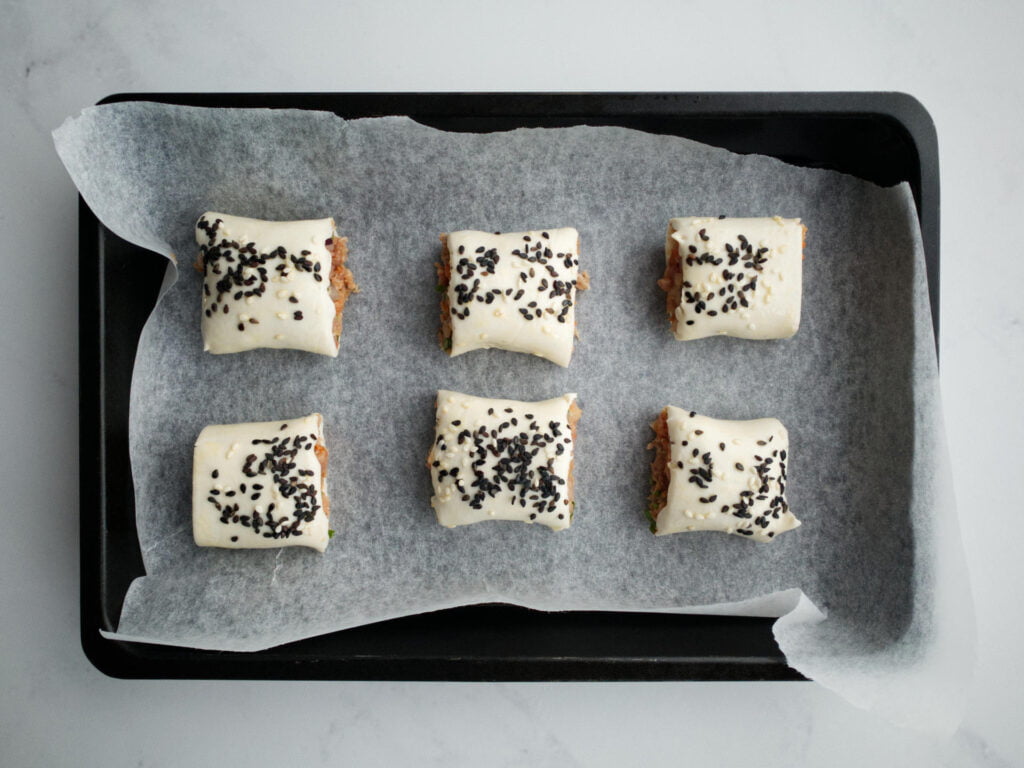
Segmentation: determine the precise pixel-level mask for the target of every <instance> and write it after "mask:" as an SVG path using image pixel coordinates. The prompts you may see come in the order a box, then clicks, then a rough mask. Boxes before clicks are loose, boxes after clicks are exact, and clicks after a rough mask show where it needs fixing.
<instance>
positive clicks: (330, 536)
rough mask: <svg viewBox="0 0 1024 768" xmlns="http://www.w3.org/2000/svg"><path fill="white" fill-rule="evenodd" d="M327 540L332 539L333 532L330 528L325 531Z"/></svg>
mask: <svg viewBox="0 0 1024 768" xmlns="http://www.w3.org/2000/svg"><path fill="white" fill-rule="evenodd" d="M327 538H328V539H333V538H334V531H333V530H332V529H331V528H328V529H327Z"/></svg>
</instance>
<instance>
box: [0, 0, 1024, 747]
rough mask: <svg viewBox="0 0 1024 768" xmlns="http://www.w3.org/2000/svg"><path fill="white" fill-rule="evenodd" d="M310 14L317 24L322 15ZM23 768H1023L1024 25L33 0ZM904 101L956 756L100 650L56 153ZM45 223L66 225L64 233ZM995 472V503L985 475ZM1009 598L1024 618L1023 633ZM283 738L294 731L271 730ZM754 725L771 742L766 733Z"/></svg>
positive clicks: (17, 601) (71, 259)
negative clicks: (635, 96)
mask: <svg viewBox="0 0 1024 768" xmlns="http://www.w3.org/2000/svg"><path fill="white" fill-rule="evenodd" d="M303 6H304V7H303ZM2 8H3V14H2V15H3V22H2V24H0V78H2V89H3V91H2V93H3V101H2V107H0V136H3V138H4V141H3V142H2V148H0V158H2V162H0V169H2V175H0V228H2V232H3V239H2V242H3V244H4V249H3V255H2V257H0V258H2V260H3V261H2V263H3V267H4V269H5V271H6V272H5V278H4V279H3V280H2V281H0V307H2V308H3V315H4V318H5V319H6V321H7V322H8V323H10V325H9V326H8V332H7V333H5V334H3V335H2V336H0V361H2V363H0V388H2V389H0V393H2V401H3V403H4V407H3V409H2V411H0V413H2V421H0V430H2V434H4V435H5V436H8V437H12V436H17V437H18V438H19V442H18V448H17V449H16V450H12V449H10V448H8V449H7V450H5V451H4V453H3V457H2V460H0V472H2V475H0V477H2V483H3V484H2V487H3V489H4V491H5V494H6V495H5V497H4V501H3V504H2V507H0V515H2V521H3V526H4V530H5V535H4V536H2V537H0V580H2V584H3V589H2V590H0V615H2V616H3V621H2V626H0V762H2V763H3V764H4V765H11V766H22V765H33V766H34V765H83V766H84V765H100V764H102V765H111V766H118V765H132V766H171V765H197V764H207V763H209V762H211V761H212V760H214V759H216V760H217V762H218V763H223V764H229V765H243V764H245V765H262V764H271V763H278V764H288V763H287V762H285V761H292V762H298V761H300V760H301V761H302V763H304V764H317V765H319V764H324V765H328V764H336V763H339V762H345V763H346V764H359V765H377V764H380V765H394V764H415V765H458V764H469V765H523V764H527V763H529V764H533V765H542V766H546V765H558V766H567V765H613V764H614V765H620V764H640V763H642V764H645V765H677V764H680V763H682V762H683V761H684V760H685V761H686V762H688V763H689V764H693V765H706V764H711V765H741V764H746V765H758V766H775V765H779V766H790V765H830V766H846V765H848V766H862V765H871V764H878V765H905V766H933V765H972V766H973V765H986V766H988V765H991V766H1007V765H1020V764H1024V729H1021V728H1020V727H1019V723H1020V713H1021V712H1022V711H1024V672H1022V671H1021V667H1020V666H1019V665H1017V664H1016V663H1015V656H1016V653H1017V646H1018V642H1019V641H1018V637H1019V633H1020V632H1021V631H1022V630H1024V619H1022V611H1021V609H1020V607H1019V601H1015V600H1013V599H1012V598H1010V592H1011V590H1014V591H1015V590H1016V589H1017V585H1019V584H1020V583H1021V582H1022V580H1024V565H1022V561H1021V560H1019V559H1017V560H1015V559H1014V557H1015V556H1014V555H1013V551H1014V549H1015V548H1016V546H1017V543H1016V538H1017V537H1016V536H1015V535H1013V534H1014V532H1015V529H1014V528H1013V527H1012V526H1013V525H1014V524H1017V523H1018V522H1019V518H1020V515H1021V514H1022V512H1024V510H1022V505H1021V502H1020V494H1019V492H1018V493H1016V495H1014V492H1013V488H1014V487H1015V486H1014V485H1013V483H1014V482H1015V481H1014V480H1013V478H1014V477H1017V476H1019V475H1020V473H1021V469H1020V466H1019V456H1020V455H1021V454H1020V453H1018V452H1020V451H1022V449H1024V428H1022V425H1024V408H1022V405H1021V398H1020V395H1019V390H1020V381H1021V380H1024V327H1022V319H1024V311H1022V307H1024V302H1022V301H1021V299H1020V296H1021V290H1020V279H1019V274H1018V272H1017V268H1018V262H1019V261H1020V259H1021V256H1020V253H1019V248H1018V243H1017V239H1018V238H1017V237H1016V233H1015V231H1014V230H1013V226H1014V225H1013V222H1014V221H1016V220H1017V219H1018V218H1019V217H1020V216H1021V211H1024V184H1022V182H1021V169H1022V167H1024V131H1022V130H1021V126H1022V125H1024V119H1022V118H1024V80H1022V79H1021V77H1020V70H1021V66H1022V64H1024V56H1022V50H1024V49H1022V48H1021V45H1020V40H1021V38H1022V35H1024V5H1022V4H1014V3H1011V2H1004V3H995V2H992V3H979V4H974V5H972V6H971V7H970V9H969V10H968V9H965V8H961V7H960V6H959V5H955V4H953V3H951V2H945V3H929V2H902V1H900V0H896V1H894V2H888V3H870V4H867V3H860V2H855V1H853V0H851V1H850V2H841V3H839V2H837V3H820V2H813V1H806V2H796V3H790V4H787V5H786V6H785V8H782V7H780V6H779V5H778V4H770V5H769V4H764V5H762V4H760V3H757V2H732V3H721V4H701V5H696V4H690V3H683V2H676V3H673V2H654V1H649V0H640V1H639V2H634V3H625V4H623V3H612V2H590V3H587V2H567V3H552V2H545V3H542V2H534V1H532V0H531V1H529V2H519V3H496V2H490V1H489V0H481V1H479V2H437V3H415V2H411V1H410V2H406V3H402V2H382V1H381V0H359V1H358V2H334V3H331V2H324V1H321V2H311V3H307V4H290V5H282V6H276V5H275V4H273V3H271V2H265V1H261V2H253V3H238V2H232V3H227V2H224V3H213V4H207V3H197V2H187V3H184V2H183V3H158V2H153V0H140V1H139V2H133V3H125V2H109V1H107V2H104V1H103V0H87V1H85V2H81V3H74V4H71V3H62V2H56V1H55V0H45V2H31V3H29V2H17V0H15V1H14V2H10V1H9V2H5V3H3V5H2ZM196 90H222V91H232V90H239V91H240V90H252V91H389V90H391V91H461V90H466V91H473V90H477V91H479V90H492V91H494V90H505V91H553V90H554V91H565V90H580V91H585V90H593V91H657V90H664V91H718V90H722V91H736V90H752V91H758V90H760V91H772V90H796V91H801V90H807V91H814V90H898V91H905V92H908V93H911V94H913V95H915V96H916V97H918V98H919V99H920V100H921V101H922V102H923V103H924V105H925V106H926V107H927V108H928V109H929V111H930V112H931V114H932V116H933V118H934V120H935V123H936V126H937V130H938V136H939V145H940V153H941V169H942V212H943V215H942V296H941V299H942V329H943V335H942V345H941V356H942V383H943V387H944V400H945V411H946V419H947V427H948V432H949V435H950V438H951V442H952V458H953V466H954V473H955V483H956V488H957V494H958V497H959V502H960V518H961V527H962V530H963V537H964V547H965V549H966V552H967V559H968V562H969V564H970V567H971V571H972V588H973V592H974V596H975V600H976V609H977V622H978V641H979V661H978V666H977V673H976V677H975V681H974V684H973V687H972V691H971V693H970V696H969V700H968V702H967V714H966V717H965V720H964V722H963V725H962V727H961V728H960V730H959V731H958V732H957V733H956V734H955V736H954V737H953V738H952V739H951V740H949V741H945V742H943V741H939V740H936V739H934V738H932V737H929V736H926V735H922V734H919V733H915V732H909V731H904V730H901V729H899V728H897V727H895V726H892V725H889V724H887V723H884V722H882V721H880V720H879V719H878V718H876V717H875V716H873V715H869V714H866V713H864V712H861V711H859V710H857V709H855V708H854V707H852V706H851V705H849V704H847V703H846V702H844V701H843V700H841V699H839V698H838V697H837V696H835V695H834V694H832V693H830V692H828V691H826V690H824V689H823V688H821V687H820V686H818V685H817V684H813V683H630V684H615V683H608V684H448V683H399V682H388V683H376V682H348V683H301V682H292V683H273V682H222V681H201V682H190V681H122V680H113V679H109V678H107V677H105V676H104V675H103V674H101V673H100V672H98V671H96V670H95V669H94V668H93V667H92V666H91V665H90V663H89V662H88V661H87V660H86V658H85V656H84V655H83V653H82V651H81V648H80V645H79V638H78V621H79V617H78V527H77V526H78V514H77V510H78V501H77V498H78V496H77V494H78V485H77V483H78V473H77V467H78V446H77V421H78V397H77V386H78V372H77V367H78V361H77V337H76V333H77V282H76V271H77V269H76V266H75V265H76V257H75V254H76V248H77V239H76V238H77V230H76V226H77V215H76V193H75V190H74V188H73V186H72V184H71V182H70V181H69V179H68V177H67V175H66V174H65V172H64V170H63V168H62V166H61V165H60V162H59V161H58V159H57V156H56V154H55V153H54V152H53V147H52V142H51V139H50V131H51V130H52V129H53V128H54V127H56V126H57V125H59V124H60V122H61V121H62V120H63V119H64V118H65V117H66V116H68V115H71V114H74V113H76V112H77V111H78V110H79V109H81V108H82V107H85V106H87V105H90V104H92V103H95V102H96V101H97V100H99V99H100V98H102V97H103V96H106V95H108V94H111V93H115V92H121V91H196ZM46 222H49V223H48V224H47V223H46ZM983 467H988V468H989V469H987V470H985V471H984V472H983V474H982V475H981V476H982V477H983V478H984V479H985V482H984V483H980V484H979V483H978V482H977V478H978V476H979V475H978V470H979V468H983ZM1004 602H1005V603H1008V604H1010V605H1015V604H1016V605H1015V607H1014V608H1012V609H1010V610H1006V609H1004ZM271 713H273V714H271ZM751 722H756V723H757V724H758V725H759V726H760V727H759V728H757V729H756V730H751V729H749V728H748V725H749V724H750V723H751Z"/></svg>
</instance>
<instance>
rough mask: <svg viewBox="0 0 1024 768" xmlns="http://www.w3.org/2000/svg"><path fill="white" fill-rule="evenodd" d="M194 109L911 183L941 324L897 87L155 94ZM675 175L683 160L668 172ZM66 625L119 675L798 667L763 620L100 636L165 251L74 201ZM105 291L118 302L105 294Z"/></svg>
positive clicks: (931, 202) (917, 175)
mask: <svg viewBox="0 0 1024 768" xmlns="http://www.w3.org/2000/svg"><path fill="white" fill-rule="evenodd" d="M121 101H156V102H162V103H166V104H182V105H190V106H198V107H269V108H299V109H317V110H327V111H331V112H334V113H336V114H338V115H339V116H341V117H346V118H357V117H376V116H383V115H409V116H411V117H412V118H414V119H415V120H417V121H419V122H421V123H424V124H426V125H430V126H433V127H435V128H440V129H443V130H448V131H474V132H487V131H503V130H509V129H512V128H517V127H534V126H543V127H557V126H571V125H581V124H587V125H616V126H624V127H627V128H636V129H639V130H643V131H648V132H651V133H659V134H670V135H675V136H685V137H687V138H690V139H694V140H697V141H701V142H704V143H707V144H711V145H714V146H718V147H724V148H726V149H729V150H732V151H734V152H740V153H758V154H763V155H771V156H773V157H777V158H779V159H781V160H784V161H786V162H788V163H792V164H794V165H800V166H805V167H813V168H827V169H831V170H836V171H842V172H845V173H849V174H852V175H854V176H859V177H861V178H863V179H867V180H870V181H873V182H876V183H878V184H881V185H891V184H896V183H899V182H903V181H906V182H909V184H910V187H911V189H912V190H913V193H914V199H915V201H916V204H917V211H918V214H919V216H920V222H921V234H922V238H923V242H924V250H925V259H926V263H927V269H928V287H929V289H930V293H931V312H932V321H933V324H934V328H935V334H936V339H938V330H939V305H938V297H939V168H938V147H937V142H936V136H935V127H934V124H933V123H932V120H931V118H930V117H929V115H928V112H927V111H926V110H925V108H924V107H923V106H922V105H921V104H920V102H918V101H917V100H916V99H914V98H913V97H911V96H908V95H906V94H901V93H639V94H637V93H632V94H626V93H572V94H547V93H546V94H504V93H502V94H485V93H475V94H434V93H416V94H406V93H394V94H373V93H345V94H336V93H290V94H267V93H244V94H239V93H232V94H225V93H206V94H197V93H174V94H168V93H160V94H145V93H140V94H118V95H115V96H110V97H108V98H106V99H104V100H103V101H102V102H100V103H101V104H107V103H113V102H121ZM677 172H679V173H682V172H683V169H677ZM79 267H80V273H79V274H80V277H79V302H80V303H79V318H80V330H79V339H80V357H79V368H80V381H81V383H80V395H81V406H80V416H79V419H80V445H81V481H80V497H81V520H80V525H81V632H82V647H83V649H84V650H85V654H86V656H87V657H88V658H89V660H90V661H92V663H93V664H94V665H95V666H96V667H97V668H98V669H100V670H101V671H103V672H105V673H106V674H108V675H112V676H115V677H124V678H242V679H301V680H346V679H408V680H801V679H803V677H802V676H801V675H800V674H799V673H798V672H796V671H795V670H793V669H791V668H790V667H788V666H787V665H786V660H785V658H784V656H783V655H782V653H781V651H779V649H778V646H777V645H776V644H775V641H774V639H773V637H772V632H771V625H772V623H773V621H774V620H773V619H754V618H739V617H721V616H683V615H667V614H645V613H610V612H564V613H545V612H540V611H532V610H528V609H525V608H519V607H515V606H508V605H478V606H467V607H463V608H453V609H450V610H445V611H438V612H434V613H427V614H421V615H418V616H410V617H406V618H401V619H394V620H391V621H385V622H380V623H377V624H371V625H367V626H363V627H358V628H355V629H348V630H344V631H342V632H334V633H332V634H328V635H322V636H320V637H314V638H310V639H307V640H302V641H299V642H295V643H289V644H287V645H283V646H279V647H277V648H272V649H270V650H266V651H260V652H258V653H236V652H220V651H200V650H195V649H190V648H178V647H173V646H160V645H151V644H146V643H129V642H122V641H116V640H108V639H106V638H104V637H103V636H101V635H100V633H99V630H100V629H104V630H114V629H116V627H117V620H118V616H119V614H120V611H121V605H122V603H123V601H124V597H125V594H126V592H127V589H128V586H129V584H131V582H132V580H133V579H134V578H136V577H137V576H142V575H143V574H144V570H143V565H142V556H141V553H140V550H139V542H138V536H137V533H136V528H135V502H134V489H133V487H132V480H131V470H130V466H129V459H128V402H129V392H130V388H131V376H132V367H133V364H134V359H135V351H136V347H137V344H138V339H139V334H140V332H141V331H142V326H143V324H144V323H145V321H146V319H147V317H148V316H149V313H150V312H151V310H152V308H153V306H154V304H155V302H156V299H157V295H158V293H159V289H160V286H161V284H162V281H163V277H164V273H165V269H166V260H165V259H164V258H163V257H161V256H158V255H156V254H152V253H149V252H145V251H143V250H142V249H140V248H138V247H137V246H134V245H132V244H130V243H128V242H126V241H124V240H122V239H120V238H118V237H117V236H116V235H114V234H113V233H111V232H110V231H109V230H108V229H106V227H104V226H103V225H102V224H101V223H100V222H99V221H98V220H97V218H96V217H95V216H94V215H93V213H92V211H90V210H89V207H88V206H87V205H86V204H85V202H84V201H82V200H80V203H79ZM113 297H116V300H114V298H113Z"/></svg>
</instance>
